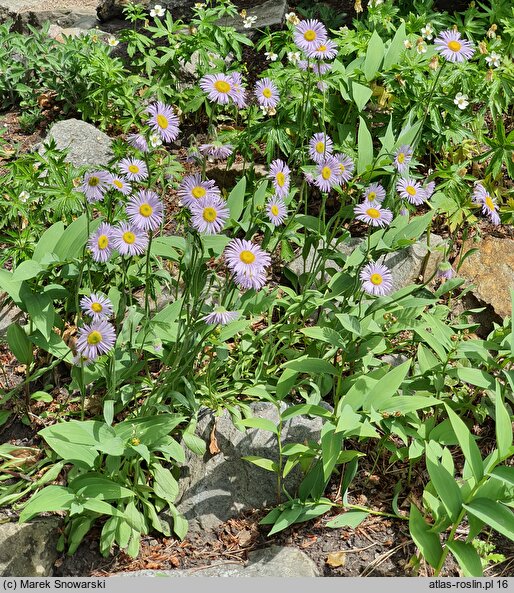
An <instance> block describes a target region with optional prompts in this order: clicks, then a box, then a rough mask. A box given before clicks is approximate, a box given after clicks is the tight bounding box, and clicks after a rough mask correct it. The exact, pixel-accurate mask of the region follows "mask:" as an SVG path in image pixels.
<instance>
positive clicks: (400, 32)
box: [383, 23, 407, 71]
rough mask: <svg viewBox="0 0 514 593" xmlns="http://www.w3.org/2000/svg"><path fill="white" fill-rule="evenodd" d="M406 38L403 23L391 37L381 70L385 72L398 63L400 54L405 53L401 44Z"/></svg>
mask: <svg viewBox="0 0 514 593" xmlns="http://www.w3.org/2000/svg"><path fill="white" fill-rule="evenodd" d="M406 38H407V33H406V32H405V23H402V24H401V25H400V26H399V27H398V29H397V30H396V33H395V35H394V37H393V40H392V41H391V44H390V45H389V48H388V50H387V52H386V55H385V58H384V64H383V70H384V71H387V70H389V68H390V67H391V66H393V65H394V64H398V63H399V58H400V56H401V55H402V53H403V52H404V51H405V46H404V44H403V42H404V41H405V39H406Z"/></svg>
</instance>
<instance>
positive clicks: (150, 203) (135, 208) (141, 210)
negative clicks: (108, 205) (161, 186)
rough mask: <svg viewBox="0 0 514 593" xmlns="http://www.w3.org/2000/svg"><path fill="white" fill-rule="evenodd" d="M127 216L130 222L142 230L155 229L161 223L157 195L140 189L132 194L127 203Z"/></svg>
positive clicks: (160, 206) (160, 205)
mask: <svg viewBox="0 0 514 593" xmlns="http://www.w3.org/2000/svg"><path fill="white" fill-rule="evenodd" d="M126 211H127V216H128V219H129V220H130V222H131V223H132V224H133V225H134V226H135V227H136V228H137V229H140V230H142V231H155V230H157V229H158V228H159V227H160V226H161V223H162V211H163V208H162V202H161V200H160V199H159V196H158V195H157V194H156V193H155V192H153V191H151V190H144V189H142V190H141V191H139V192H138V193H137V194H136V195H135V196H132V198H130V200H129V201H128V204H127V210H126Z"/></svg>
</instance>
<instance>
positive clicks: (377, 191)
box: [364, 183, 386, 202]
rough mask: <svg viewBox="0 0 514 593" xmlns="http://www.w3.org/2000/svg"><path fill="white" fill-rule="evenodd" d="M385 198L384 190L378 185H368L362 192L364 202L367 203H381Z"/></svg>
mask: <svg viewBox="0 0 514 593" xmlns="http://www.w3.org/2000/svg"><path fill="white" fill-rule="evenodd" d="M385 197H386V191H385V189H384V188H383V187H382V186H381V185H380V183H370V184H369V185H368V187H367V188H366V189H365V190H364V200H365V201H368V202H382V201H383V200H384V199H385Z"/></svg>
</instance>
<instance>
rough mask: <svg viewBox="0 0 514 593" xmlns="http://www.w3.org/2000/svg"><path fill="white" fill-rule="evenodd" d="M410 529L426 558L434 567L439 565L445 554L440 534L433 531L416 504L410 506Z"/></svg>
mask: <svg viewBox="0 0 514 593" xmlns="http://www.w3.org/2000/svg"><path fill="white" fill-rule="evenodd" d="M409 531H410V534H411V536H412V539H413V540H414V543H415V544H416V546H418V548H419V550H420V552H421V553H422V554H423V557H424V558H425V560H426V561H427V562H428V563H429V564H430V566H432V567H433V568H435V567H436V566H438V565H439V562H440V560H441V556H442V554H443V548H442V546H441V542H440V541H439V536H438V535H437V534H436V533H433V532H432V531H431V526H430V525H428V524H427V523H426V521H425V519H424V518H423V516H422V514H421V513H420V512H419V510H418V509H417V507H416V505H414V504H411V507H410V515H409Z"/></svg>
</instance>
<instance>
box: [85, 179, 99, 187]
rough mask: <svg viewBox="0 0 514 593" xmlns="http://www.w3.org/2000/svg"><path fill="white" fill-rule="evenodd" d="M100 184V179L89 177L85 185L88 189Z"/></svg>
mask: <svg viewBox="0 0 514 593" xmlns="http://www.w3.org/2000/svg"><path fill="white" fill-rule="evenodd" d="M99 183H100V179H98V177H90V178H89V180H88V182H87V184H88V185H89V187H96V186H97V185H98V184H99Z"/></svg>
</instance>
